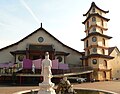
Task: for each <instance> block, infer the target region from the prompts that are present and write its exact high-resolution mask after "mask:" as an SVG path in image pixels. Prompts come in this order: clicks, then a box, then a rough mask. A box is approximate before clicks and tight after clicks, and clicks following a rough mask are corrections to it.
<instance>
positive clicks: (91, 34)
mask: <svg viewBox="0 0 120 94" xmlns="http://www.w3.org/2000/svg"><path fill="white" fill-rule="evenodd" d="M93 35H97V36H101V37H105V38H107V39H111V38H112V37H110V36H107V35H103V34H100V33H98V32H93V33H90V34H89V35H88V36H87V37H85V38H84V39H81V41H84V40H85V39H87V38H88V37H90V36H93Z"/></svg>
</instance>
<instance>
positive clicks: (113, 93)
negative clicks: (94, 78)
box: [76, 88, 119, 94]
mask: <svg viewBox="0 0 120 94" xmlns="http://www.w3.org/2000/svg"><path fill="white" fill-rule="evenodd" d="M76 90H91V91H92V90H93V91H101V92H105V93H112V94H119V93H116V92H112V91H108V90H102V89H92V88H79V89H77V88H76Z"/></svg>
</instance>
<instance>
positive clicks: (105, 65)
mask: <svg viewBox="0 0 120 94" xmlns="http://www.w3.org/2000/svg"><path fill="white" fill-rule="evenodd" d="M103 66H104V67H105V68H107V61H106V60H104V63H103Z"/></svg>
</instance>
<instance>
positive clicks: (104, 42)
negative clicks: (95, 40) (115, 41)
mask: <svg viewBox="0 0 120 94" xmlns="http://www.w3.org/2000/svg"><path fill="white" fill-rule="evenodd" d="M103 45H104V46H105V39H104V38H103Z"/></svg>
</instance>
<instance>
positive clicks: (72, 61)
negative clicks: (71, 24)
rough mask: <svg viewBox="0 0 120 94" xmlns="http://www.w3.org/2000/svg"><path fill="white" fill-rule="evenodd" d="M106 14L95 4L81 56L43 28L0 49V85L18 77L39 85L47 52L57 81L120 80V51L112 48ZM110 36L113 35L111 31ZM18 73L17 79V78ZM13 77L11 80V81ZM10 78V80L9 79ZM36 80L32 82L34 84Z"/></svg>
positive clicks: (86, 29) (92, 5)
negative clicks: (73, 79)
mask: <svg viewBox="0 0 120 94" xmlns="http://www.w3.org/2000/svg"><path fill="white" fill-rule="evenodd" d="M106 13H109V11H105V10H103V9H101V8H99V7H98V6H97V5H96V4H95V3H94V2H92V3H91V7H90V8H89V10H88V11H87V13H85V14H83V16H86V19H85V21H84V22H82V23H83V24H84V25H85V31H84V32H85V33H86V37H85V38H83V39H81V40H82V41H83V42H84V51H85V52H79V51H77V50H75V49H73V48H71V47H69V46H67V45H65V44H63V43H62V42H61V41H59V40H58V39H57V38H56V37H54V36H53V35H51V34H50V33H49V32H48V31H46V30H45V29H44V28H43V27H42V23H41V27H40V28H38V29H37V30H35V31H34V32H32V33H31V34H29V35H28V36H26V37H25V38H23V39H21V40H20V41H18V42H16V43H14V44H11V45H9V46H6V47H4V48H1V49H0V75H1V76H0V82H4V81H9V82H10V81H11V80H13V78H14V76H15V77H17V78H16V79H17V80H16V82H17V83H20V84H22V83H24V82H27V81H28V83H29V82H30V81H33V79H34V81H37V82H36V83H39V80H40V79H39V76H40V71H41V63H42V60H43V59H44V58H45V56H44V55H45V52H49V57H50V59H51V60H52V65H53V66H52V73H53V76H54V77H60V76H72V77H73V76H75V77H86V78H87V79H88V80H89V81H90V80H92V79H95V80H111V79H113V78H120V51H119V49H118V48H117V47H109V43H108V41H109V40H110V39H111V38H112V37H111V36H108V35H107V34H106V32H108V31H107V30H108V27H107V22H108V21H109V20H110V19H108V18H106V17H105V14H106ZM109 32H110V31H109ZM14 73H15V75H13V74H14ZM8 76H10V77H8ZM7 77H8V78H7ZM31 79H32V80H31Z"/></svg>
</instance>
